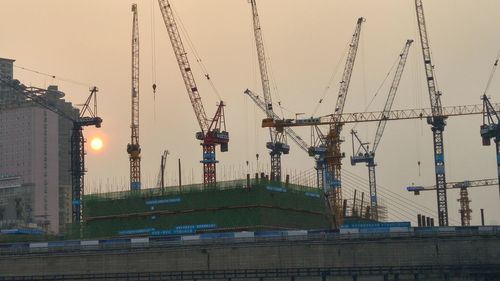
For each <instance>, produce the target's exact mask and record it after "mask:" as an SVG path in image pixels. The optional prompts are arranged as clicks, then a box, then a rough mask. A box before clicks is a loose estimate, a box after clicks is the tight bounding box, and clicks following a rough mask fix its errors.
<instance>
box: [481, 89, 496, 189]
mask: <svg viewBox="0 0 500 281" xmlns="http://www.w3.org/2000/svg"><path fill="white" fill-rule="evenodd" d="M481 98H482V99H483V125H481V130H480V132H481V138H482V139H483V145H491V140H490V139H492V138H494V141H495V147H496V148H495V151H496V156H497V171H498V178H499V181H500V117H499V115H498V113H497V111H496V110H495V108H494V107H493V105H492V104H491V102H490V100H489V99H488V97H487V96H486V95H483V96H482V97H481ZM499 192H500V186H499Z"/></svg>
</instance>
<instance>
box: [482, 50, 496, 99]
mask: <svg viewBox="0 0 500 281" xmlns="http://www.w3.org/2000/svg"><path fill="white" fill-rule="evenodd" d="M499 59H500V50H498V55H497V57H496V59H495V63H494V64H493V68H492V69H491V73H490V77H489V78H488V83H487V84H486V89H484V95H485V96H486V94H487V93H488V90H489V88H490V85H491V81H492V80H493V75H494V74H495V70H496V69H497V66H498V60H499Z"/></svg>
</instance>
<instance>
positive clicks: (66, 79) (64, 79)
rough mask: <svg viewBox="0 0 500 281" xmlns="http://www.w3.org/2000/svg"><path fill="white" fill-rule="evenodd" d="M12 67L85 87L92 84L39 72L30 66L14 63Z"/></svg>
mask: <svg viewBox="0 0 500 281" xmlns="http://www.w3.org/2000/svg"><path fill="white" fill-rule="evenodd" d="M14 67H16V68H19V69H22V70H25V71H29V72H33V73H36V74H39V75H42V76H47V77H50V78H52V79H56V80H59V81H64V82H67V83H71V84H75V85H80V86H85V87H92V85H90V84H89V83H85V82H80V81H76V80H71V79H68V78H63V77H60V76H56V75H52V74H48V73H44V72H41V71H38V70H33V69H30V68H27V67H23V66H19V65H14Z"/></svg>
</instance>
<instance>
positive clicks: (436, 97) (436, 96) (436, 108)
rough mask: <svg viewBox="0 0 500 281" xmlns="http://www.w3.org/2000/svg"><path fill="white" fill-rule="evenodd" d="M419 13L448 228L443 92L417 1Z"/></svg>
mask: <svg viewBox="0 0 500 281" xmlns="http://www.w3.org/2000/svg"><path fill="white" fill-rule="evenodd" d="M415 7H416V12H417V22H418V30H419V34H420V43H421V47H422V55H423V59H424V65H425V75H426V77H427V79H426V80H427V88H428V90H429V98H430V102H431V109H432V116H431V117H428V118H427V123H428V124H429V125H431V129H432V135H433V140H434V142H433V143H434V166H435V174H436V193H437V210H438V218H439V226H448V201H447V198H446V174H445V165H444V163H445V162H444V141H443V131H444V128H445V126H446V121H445V119H446V118H445V117H444V116H443V107H442V105H441V94H442V93H441V92H440V91H439V90H438V89H437V81H436V77H435V75H434V65H433V64H432V61H431V50H430V46H429V39H428V37H427V28H426V25H425V17H424V7H423V5H422V0H415Z"/></svg>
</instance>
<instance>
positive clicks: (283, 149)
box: [249, 0, 290, 181]
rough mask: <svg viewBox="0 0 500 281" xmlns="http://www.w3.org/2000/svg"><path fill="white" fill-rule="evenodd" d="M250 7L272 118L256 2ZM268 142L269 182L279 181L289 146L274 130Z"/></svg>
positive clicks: (267, 105)
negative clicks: (269, 158)
mask: <svg viewBox="0 0 500 281" xmlns="http://www.w3.org/2000/svg"><path fill="white" fill-rule="evenodd" d="M249 2H250V3H251V5H252V18H253V30H254V37H255V45H256V47H257V58H258V60H259V69H260V81H261V83H262V91H263V94H264V102H265V113H266V115H267V117H273V115H274V111H273V103H272V98H271V87H270V86H269V76H268V73H267V63H266V53H265V50H264V40H263V38H262V28H261V26H260V20H259V13H258V11H257V3H256V0H249ZM269 135H270V141H269V142H267V143H266V147H267V148H268V149H269V150H270V152H269V154H270V156H271V180H273V181H280V180H281V155H282V154H288V153H289V152H290V146H289V145H288V144H287V142H286V134H283V132H278V131H276V129H274V128H269Z"/></svg>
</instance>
